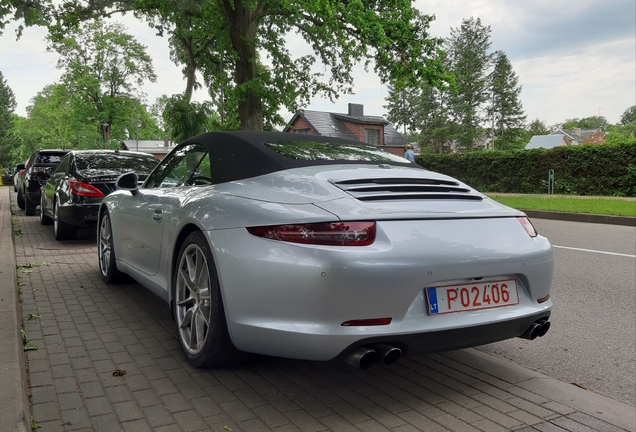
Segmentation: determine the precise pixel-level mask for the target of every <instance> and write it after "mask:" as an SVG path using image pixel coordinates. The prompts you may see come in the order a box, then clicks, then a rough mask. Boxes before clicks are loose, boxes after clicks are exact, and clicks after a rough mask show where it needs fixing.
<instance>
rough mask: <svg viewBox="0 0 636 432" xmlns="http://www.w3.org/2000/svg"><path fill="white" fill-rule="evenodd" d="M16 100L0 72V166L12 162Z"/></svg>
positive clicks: (14, 144) (14, 145) (14, 142)
mask: <svg viewBox="0 0 636 432" xmlns="http://www.w3.org/2000/svg"><path fill="white" fill-rule="evenodd" d="M15 107H16V102H15V95H14V94H13V90H11V87H9V85H8V84H7V81H6V80H5V79H4V75H2V72H0V167H7V166H9V165H11V163H12V162H13V160H12V158H11V153H12V152H13V149H14V148H15V147H16V141H15V139H14V137H13V117H12V114H13V111H14V110H15Z"/></svg>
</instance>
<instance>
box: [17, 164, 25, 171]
mask: <svg viewBox="0 0 636 432" xmlns="http://www.w3.org/2000/svg"><path fill="white" fill-rule="evenodd" d="M15 169H17V170H18V171H20V170H23V169H24V164H17V165H16V166H15Z"/></svg>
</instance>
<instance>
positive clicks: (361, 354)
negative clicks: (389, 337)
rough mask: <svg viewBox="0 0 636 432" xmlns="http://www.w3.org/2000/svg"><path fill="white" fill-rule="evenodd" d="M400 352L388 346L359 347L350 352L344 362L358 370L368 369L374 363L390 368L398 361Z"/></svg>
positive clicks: (398, 349) (400, 355)
mask: <svg viewBox="0 0 636 432" xmlns="http://www.w3.org/2000/svg"><path fill="white" fill-rule="evenodd" d="M401 357H402V350H401V349H400V348H398V347H396V346H393V345H389V344H377V345H370V346H368V347H359V348H356V349H354V350H353V351H351V352H350V353H349V354H348V355H347V357H346V358H345V361H346V362H347V363H349V364H351V365H353V366H355V367H359V368H360V369H369V368H370V367H371V366H372V365H373V364H374V363H382V364H383V365H385V366H391V365H394V364H395V363H397V362H398V360H400V358H401Z"/></svg>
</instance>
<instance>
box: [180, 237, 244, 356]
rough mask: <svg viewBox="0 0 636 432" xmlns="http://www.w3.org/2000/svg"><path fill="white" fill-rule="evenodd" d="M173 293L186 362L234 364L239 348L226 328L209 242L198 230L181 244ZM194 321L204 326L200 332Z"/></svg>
mask: <svg viewBox="0 0 636 432" xmlns="http://www.w3.org/2000/svg"><path fill="white" fill-rule="evenodd" d="M201 266H203V268H201ZM191 273H192V274H194V275H196V274H200V277H199V280H193V278H192V274H191ZM172 294H173V314H174V315H173V316H174V322H175V326H176V329H177V339H179V344H180V345H181V349H182V350H183V352H184V354H185V357H186V359H187V360H188V362H189V363H190V364H191V365H192V366H194V367H197V368H203V367H224V366H228V365H229V364H231V363H233V362H234V361H235V360H236V358H237V355H238V351H237V350H236V348H235V347H234V344H232V340H231V339H230V335H229V333H228V330H227V321H226V318H225V309H224V307H223V299H222V298H221V289H220V286H219V279H218V276H217V273H216V266H215V265H214V258H213V256H212V252H211V251H210V245H209V244H208V242H207V240H206V238H205V236H204V235H203V234H202V233H201V232H200V231H195V232H193V233H191V234H190V235H188V237H187V238H186V239H185V242H184V243H183V245H182V246H181V250H180V251H179V255H178V258H177V263H176V268H175V271H174V275H173V277H172ZM195 320H197V321H198V323H199V324H200V326H201V327H204V329H203V333H204V334H203V335H198V334H197V326H196V325H195Z"/></svg>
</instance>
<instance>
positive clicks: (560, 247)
mask: <svg viewBox="0 0 636 432" xmlns="http://www.w3.org/2000/svg"><path fill="white" fill-rule="evenodd" d="M552 247H555V248H559V249H570V250H577V251H583V252H594V253H600V254H605V255H616V256H624V257H629V258H636V255H629V254H622V253H617V252H605V251H598V250H594V249H581V248H575V247H568V246H557V245H552Z"/></svg>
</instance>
